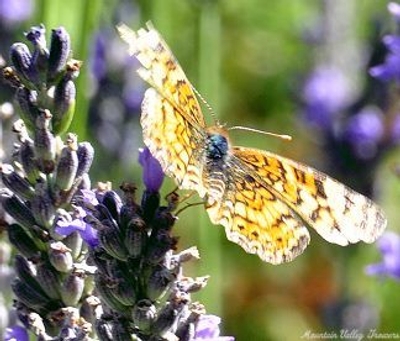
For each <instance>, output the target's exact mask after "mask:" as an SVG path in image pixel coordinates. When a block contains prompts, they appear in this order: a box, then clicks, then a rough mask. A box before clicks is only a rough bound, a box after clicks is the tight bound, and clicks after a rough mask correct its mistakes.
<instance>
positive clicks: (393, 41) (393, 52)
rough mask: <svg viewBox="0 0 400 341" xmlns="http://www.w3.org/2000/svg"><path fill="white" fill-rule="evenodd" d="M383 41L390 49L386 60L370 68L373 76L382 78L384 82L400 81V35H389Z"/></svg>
mask: <svg viewBox="0 0 400 341" xmlns="http://www.w3.org/2000/svg"><path fill="white" fill-rule="evenodd" d="M383 42H384V43H385V45H386V47H387V48H388V50H389V53H388V54H387V56H386V58H385V62H384V63H383V64H380V65H376V66H374V67H372V68H370V69H369V74H370V75H371V76H372V77H375V78H377V79H380V80H381V81H383V82H388V81H390V80H396V81H397V82H400V37H399V36H394V35H387V36H385V37H384V38H383Z"/></svg>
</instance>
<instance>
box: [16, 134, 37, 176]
mask: <svg viewBox="0 0 400 341" xmlns="http://www.w3.org/2000/svg"><path fill="white" fill-rule="evenodd" d="M19 160H20V162H21V165H22V168H23V170H24V172H25V174H26V177H27V179H28V180H29V182H30V183H35V182H36V180H37V179H38V178H39V169H38V167H37V164H36V159H35V152H34V149H33V145H32V143H30V142H29V141H24V143H22V144H21V146H20V148H19Z"/></svg>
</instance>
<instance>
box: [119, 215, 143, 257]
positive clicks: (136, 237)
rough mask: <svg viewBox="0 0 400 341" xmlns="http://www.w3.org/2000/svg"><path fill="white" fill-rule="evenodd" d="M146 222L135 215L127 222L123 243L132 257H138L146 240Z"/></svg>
mask: <svg viewBox="0 0 400 341" xmlns="http://www.w3.org/2000/svg"><path fill="white" fill-rule="evenodd" d="M147 238H148V237H147V232H146V224H145V222H144V220H143V219H142V218H140V217H139V216H137V217H136V218H133V219H132V220H131V222H130V223H129V224H128V226H127V229H126V233H125V238H124V244H125V246H126V248H127V249H128V252H129V255H130V256H131V257H133V258H136V257H139V256H140V255H141V254H142V252H143V250H144V248H145V247H146V242H147Z"/></svg>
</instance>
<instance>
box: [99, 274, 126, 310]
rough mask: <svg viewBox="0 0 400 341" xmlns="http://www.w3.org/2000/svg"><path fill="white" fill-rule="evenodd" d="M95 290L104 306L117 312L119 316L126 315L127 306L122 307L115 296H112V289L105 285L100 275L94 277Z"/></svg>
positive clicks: (104, 279) (105, 282)
mask: <svg viewBox="0 0 400 341" xmlns="http://www.w3.org/2000/svg"><path fill="white" fill-rule="evenodd" d="M94 280H95V284H96V290H97V291H98V293H99V295H100V296H101V299H102V300H103V301H104V303H105V304H106V305H108V306H109V307H110V308H111V309H113V310H116V311H118V312H119V313H121V314H126V313H127V312H128V310H127V306H126V305H124V304H123V303H122V302H121V301H120V300H119V299H118V298H116V296H115V295H114V292H113V288H110V285H109V284H108V283H107V280H106V278H105V277H104V276H102V275H101V274H100V273H97V274H96V275H95V276H94Z"/></svg>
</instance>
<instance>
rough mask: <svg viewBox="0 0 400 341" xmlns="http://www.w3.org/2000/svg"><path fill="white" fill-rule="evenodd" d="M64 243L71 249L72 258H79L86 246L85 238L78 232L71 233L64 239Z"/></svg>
mask: <svg viewBox="0 0 400 341" xmlns="http://www.w3.org/2000/svg"><path fill="white" fill-rule="evenodd" d="M63 243H64V244H65V245H66V246H67V247H68V248H69V249H70V250H71V254H72V258H73V259H77V258H78V257H79V256H80V255H81V253H82V249H83V248H84V243H83V239H82V237H81V236H80V234H79V233H78V232H74V233H71V234H69V235H68V236H66V237H65V238H64V239H63Z"/></svg>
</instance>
